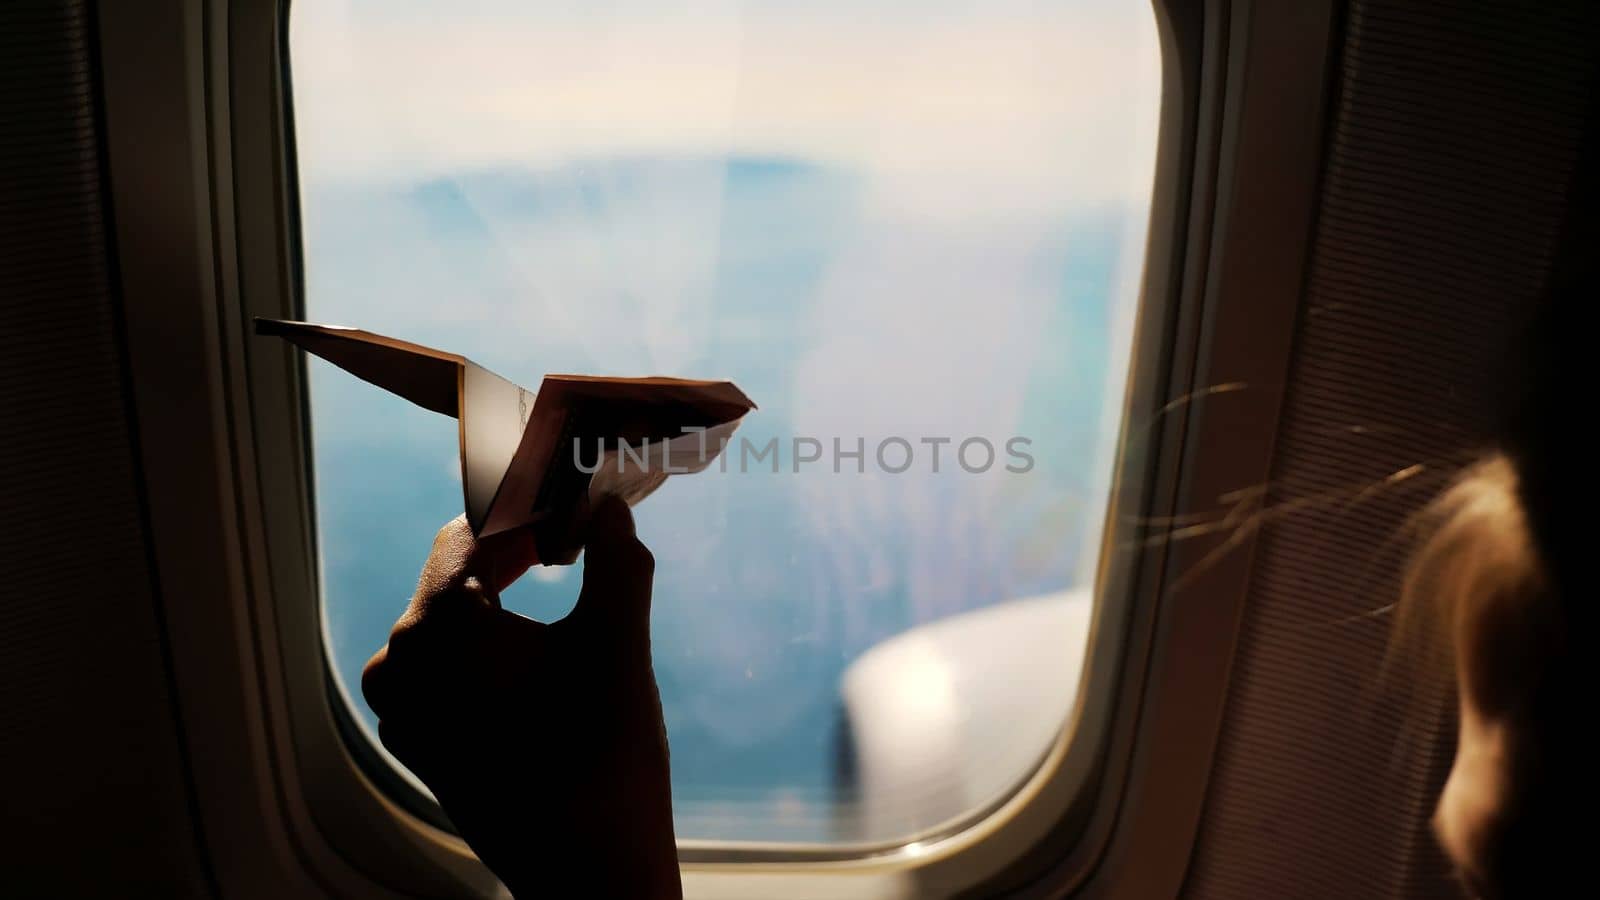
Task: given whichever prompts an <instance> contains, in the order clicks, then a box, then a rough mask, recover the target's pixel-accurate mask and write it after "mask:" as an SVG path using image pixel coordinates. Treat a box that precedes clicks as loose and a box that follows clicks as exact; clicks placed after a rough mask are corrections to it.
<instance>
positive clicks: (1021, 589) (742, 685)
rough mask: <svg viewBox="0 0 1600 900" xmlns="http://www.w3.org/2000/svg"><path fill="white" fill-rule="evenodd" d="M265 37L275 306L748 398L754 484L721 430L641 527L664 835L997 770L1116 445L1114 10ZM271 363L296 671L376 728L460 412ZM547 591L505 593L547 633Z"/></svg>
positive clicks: (1125, 45) (950, 804) (1018, 6)
mask: <svg viewBox="0 0 1600 900" xmlns="http://www.w3.org/2000/svg"><path fill="white" fill-rule="evenodd" d="M290 48H291V62H292V66H293V79H294V90H295V96H294V108H295V127H296V140H297V143H298V159H299V166H300V172H299V180H300V191H301V204H302V208H301V214H302V223H303V233H302V236H303V241H304V263H305V276H306V281H305V285H306V288H305V307H306V317H307V318H309V319H312V320H315V321H323V322H332V323H338V324H347V325H355V326H359V327H363V328H367V329H369V330H373V331H377V332H380V333H384V334H390V335H394V336H397V337H402V338H406V339H409V340H414V341H417V342H420V343H424V344H428V345H431V346H435V347H439V348H442V349H448V350H453V351H456V352H460V353H463V354H466V355H467V356H469V357H471V358H473V359H474V360H476V361H478V362H480V363H482V364H483V365H486V366H488V367H489V368H491V369H493V370H495V371H496V372H499V373H501V374H503V375H505V376H506V377H508V378H511V379H513V380H515V381H517V382H518V383H521V384H524V385H529V386H535V385H537V384H538V383H539V380H540V378H541V376H542V375H544V374H545V373H546V372H584V373H597V374H612V375H643V374H664V375H678V376H689V377H706V378H730V379H733V380H734V381H736V382H737V383H738V384H739V385H740V386H741V387H742V388H743V389H744V390H745V391H746V392H747V393H748V394H749V395H750V396H751V397H752V398H753V399H754V400H755V401H756V402H757V403H758V404H760V410H759V411H758V412H756V413H754V414H752V415H751V416H750V417H749V418H747V419H746V420H745V423H744V425H743V426H742V428H741V430H740V432H739V434H740V436H741V437H742V438H744V439H746V440H747V441H748V442H749V444H750V447H751V450H752V451H762V450H766V449H767V444H768V442H769V441H771V440H773V439H776V445H775V450H776V456H777V460H776V462H774V461H773V458H772V457H771V456H765V457H762V458H760V459H759V461H757V460H756V459H755V455H754V452H752V453H750V454H746V455H745V458H743V459H741V456H740V453H739V451H740V449H741V448H740V447H739V446H735V447H734V448H733V452H732V460H731V464H730V466H729V467H728V471H726V472H719V471H717V470H716V469H715V468H714V469H713V470H712V471H709V472H706V473H703V474H701V475H696V476H692V477H685V478H677V479H672V480H671V481H670V482H669V483H668V484H667V485H666V487H665V488H663V489H662V490H661V491H660V492H659V493H658V494H656V495H655V496H653V497H652V498H650V499H649V500H648V501H647V502H645V503H644V504H643V505H642V506H641V507H640V508H639V509H638V510H637V516H638V521H639V532H640V534H641V536H642V538H643V539H644V540H645V541H646V543H648V544H649V545H650V546H651V548H652V550H653V551H654V552H655V555H656V558H657V569H658V572H657V584H656V594H655V604H654V617H653V629H654V636H655V644H654V645H655V652H656V671H657V673H658V676H659V679H660V684H661V692H662V699H663V703H664V706H665V712H666V718H667V726H668V730H669V733H670V736H671V742H672V751H673V752H672V762H673V781H674V801H675V806H676V809H677V815H678V820H679V824H678V834H679V836H680V837H681V838H685V839H710V840H739V841H762V842H768V841H798V842H808V843H811V842H879V841H894V840H904V839H907V838H909V837H911V836H912V835H915V834H917V833H919V832H925V831H927V830H929V829H933V828H937V827H939V826H940V825H941V824H943V823H947V822H949V821H950V820H952V819H955V818H958V817H961V816H963V815H968V814H971V813H974V812H976V811H979V810H981V809H983V808H985V807H988V806H990V805H992V804H993V803H995V802H997V801H998V800H999V799H1001V798H1003V796H1004V795H1005V794H1006V792H1007V791H1008V790H1010V789H1012V788H1014V787H1015V786H1016V785H1017V784H1018V783H1019V782H1020V781H1021V780H1022V779H1024V778H1025V777H1026V776H1027V775H1028V774H1029V772H1030V770H1031V769H1032V768H1033V767H1034V766H1035V765H1036V764H1037V762H1038V760H1039V759H1040V758H1041V756H1042V755H1043V753H1044V752H1045V750H1046V748H1047V746H1048V745H1049V744H1050V743H1051V741H1052V740H1054V739H1055V737H1056V735H1057V733H1058V732H1059V730H1060V729H1061V727H1062V725H1063V723H1064V722H1065V721H1066V719H1067V717H1068V715H1069V713H1070V712H1071V706H1072V703H1073V699H1074V697H1075V691H1076V684H1077V678H1078V669H1079V664H1080V662H1081V659H1082V655H1083V649H1084V645H1085V641H1086V630H1087V622H1088V615H1089V600H1088V596H1089V587H1090V584H1091V581H1092V578H1093V575H1094V571H1095V564H1096V557H1097V553H1098V542H1099V538H1100V531H1101V524H1102V522H1101V520H1102V518H1103V516H1104V513H1105V504H1106V497H1107V494H1108V490H1109V481H1110V472H1111V466H1112V448H1113V443H1114V440H1115V437H1116V433H1117V429H1118V427H1119V424H1120V423H1119V420H1118V412H1119V408H1120V398H1121V392H1122V389H1123V383H1124V378H1125V374H1126V370H1127V359H1128V354H1129V342H1130V331H1131V327H1130V323H1131V320H1132V315H1133V306H1134V304H1135V302H1136V296H1137V289H1138V279H1139V272H1140V267H1141V264H1142V259H1141V252H1142V247H1143V236H1144V231H1145V224H1146V216H1147V212H1148V204H1149V197H1148V192H1149V184H1150V176H1151V167H1152V156H1153V149H1152V148H1153V139H1154V130H1155V119H1156V105H1157V99H1158V82H1159V62H1158V59H1157V49H1156V46H1155V29H1154V23H1153V21H1152V17H1151V14H1150V10H1149V4H1148V3H1147V2H1140V0H1078V2H1065V3H1049V2H1043V0H1038V2H1020V0H986V2H955V0H877V2H851V3H843V2H835V0H820V2H814V3H784V2H778V0H746V2H703V3H690V4H655V3H644V2H636V0H612V2H602V3H593V2H562V3H553V2H552V3H542V2H523V0H516V2H513V0H486V2H456V3H449V4H437V3H431V2H430V3H423V2H419V0H404V2H397V0H319V2H316V3H310V2H307V3H297V4H295V7H294V13H293V20H292V27H291V43H290ZM308 365H309V366H310V372H311V384H312V427H313V434H314V444H313V446H314V466H315V472H316V483H317V488H316V490H317V496H316V508H317V516H318V522H317V527H318V544H319V548H320V552H321V567H322V579H323V587H324V591H323V602H324V609H325V614H326V627H327V635H328V641H329V652H330V654H331V657H332V661H333V668H334V671H335V672H336V674H337V675H338V677H339V678H340V679H341V681H342V683H343V685H344V687H345V690H346V692H347V693H348V694H349V696H350V698H351V702H352V704H353V708H354V710H355V712H356V713H357V714H358V717H359V718H360V719H362V720H363V721H365V722H367V723H368V724H369V725H370V724H371V723H372V721H373V720H372V717H371V713H370V712H369V711H368V710H367V709H366V708H365V706H364V704H362V702H361V700H360V697H359V692H358V691H356V690H354V687H355V685H357V684H358V675H359V671H360V668H361V665H362V663H363V662H364V661H365V660H366V658H367V657H368V656H369V655H370V654H371V653H372V652H373V650H375V649H376V648H377V647H378V646H380V645H381V644H382V643H383V641H384V639H385V637H386V635H387V631H388V628H389V626H390V625H391V623H392V622H393V619H394V617H395V616H396V614H397V613H398V612H399V610H400V609H401V608H402V606H403V605H404V602H405V599H406V597H407V596H409V594H410V592H411V590H412V588H413V587H414V584H415V579H416V576H417V571H418V569H419V567H420V564H421V562H422V559H423V557H424V556H425V554H426V552H427V549H428V546H429V544H430V542H431V539H432V537H433V534H434V533H435V531H436V530H437V529H438V527H439V526H440V525H441V524H442V523H443V522H444V521H445V520H447V519H449V518H451V517H452V516H454V515H456V514H457V513H459V512H460V510H461V503H462V498H461V485H460V480H459V479H460V473H459V472H458V470H457V447H456V440H457V438H456V431H455V428H454V427H453V425H452V424H451V423H450V422H448V421H447V420H444V419H441V418H439V417H438V416H436V415H435V414H433V413H429V412H426V411H424V410H422V409H419V408H416V407H413V406H410V405H408V404H407V403H406V402H405V401H403V400H399V399H397V398H395V397H393V396H391V395H389V394H386V393H384V392H382V391H380V390H378V389H376V388H372V387H370V386H368V385H366V384H363V383H361V382H359V381H357V380H356V379H354V378H352V377H350V376H348V375H345V374H344V373H342V372H339V371H338V370H335V369H333V368H332V367H330V366H328V365H326V364H323V363H321V362H320V361H316V360H313V361H312V362H310V363H309V364H308ZM836 442H837V443H836ZM986 447H987V448H988V449H987V450H986V449H985V448H986ZM856 453H860V454H861V455H859V456H857V455H854V454H856ZM813 457H816V459H815V461H812V458H813ZM774 466H776V469H777V471H776V472H774V471H773V468H774ZM741 469H742V471H741ZM577 582H578V572H577V570H576V569H575V568H540V569H536V570H535V571H533V572H531V573H530V574H529V575H528V576H527V577H525V578H524V579H523V580H522V582H521V583H519V584H518V585H517V586H516V587H515V588H513V589H512V591H510V592H508V593H507V595H506V598H505V599H506V603H507V605H508V606H510V607H511V608H514V609H517V610H518V611H520V612H523V613H524V614H527V615H530V616H533V617H535V618H541V619H547V620H548V619H554V618H557V617H559V616H561V615H562V614H564V613H565V612H566V610H568V609H569V608H570V607H571V605H572V602H573V599H574V596H575V593H576V590H577ZM488 752H493V750H492V748H488Z"/></svg>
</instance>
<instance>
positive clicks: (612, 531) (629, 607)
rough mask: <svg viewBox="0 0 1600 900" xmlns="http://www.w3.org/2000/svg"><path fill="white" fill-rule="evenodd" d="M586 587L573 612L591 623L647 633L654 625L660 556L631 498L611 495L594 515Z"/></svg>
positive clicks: (585, 564)
mask: <svg viewBox="0 0 1600 900" xmlns="http://www.w3.org/2000/svg"><path fill="white" fill-rule="evenodd" d="M588 532H589V533H588V540H587V544H586V546H585V548H584V562H583V589H582V590H581V591H580V592H579V594H578V603H577V606H576V607H574V609H573V611H572V615H571V616H570V617H569V618H571V619H573V620H574V621H575V622H576V623H578V624H580V625H581V626H583V627H588V628H601V629H621V630H622V632H623V633H625V634H634V635H638V634H641V633H642V635H643V636H644V637H645V639H646V640H648V638H649V629H650V586H651V581H652V579H653V578H654V576H655V558H654V557H653V556H651V555H650V551H649V550H648V549H647V548H646V547H645V545H644V544H642V543H640V542H639V538H638V536H637V534H636V533H635V531H634V526H633V513H632V512H631V511H630V510H629V509H628V504H627V503H625V502H623V501H622V500H620V499H618V498H616V497H607V498H605V499H603V500H601V501H599V502H598V503H596V504H595V507H594V510H593V512H592V513H591V515H590V517H589V529H588Z"/></svg>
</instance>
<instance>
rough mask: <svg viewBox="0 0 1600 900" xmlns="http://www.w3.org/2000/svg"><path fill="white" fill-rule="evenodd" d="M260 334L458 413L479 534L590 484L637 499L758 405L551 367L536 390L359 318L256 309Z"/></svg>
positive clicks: (727, 395) (686, 384) (673, 385)
mask: <svg viewBox="0 0 1600 900" xmlns="http://www.w3.org/2000/svg"><path fill="white" fill-rule="evenodd" d="M256 333H257V334H266V335H276V336H278V337H282V338H284V339H285V340H288V341H290V342H292V343H294V344H296V345H298V346H300V347H301V348H303V349H305V350H307V351H309V352H311V353H314V354H316V355H317V356H320V357H322V358H323V359H326V360H327V361H329V362H331V363H333V364H334V365H336V366H338V367H340V368H342V369H344V370H345V371H347V372H349V373H351V374H352V375H355V376H357V377H358V378H361V379H363V380H365V381H368V382H371V383H372V384H375V385H377V386H378V387H381V388H383V389H385V390H388V391H391V392H393V393H395V394H398V395H400V396H401V397H404V398H406V399H407V400H410V401H411V402H412V403H415V404H417V405H418V406H420V407H422V408H423V409H428V410H432V411H434V412H438V413H443V414H445V415H447V416H453V417H455V418H456V419H458V420H459V422H460V424H459V427H458V431H459V434H460V439H461V484H462V493H463V496H464V500H465V505H466V512H467V522H468V523H469V524H470V525H471V526H472V529H473V532H474V533H475V534H477V535H479V536H485V535H490V534H495V533H498V532H501V531H506V530H508V529H511V528H516V527H519V526H521V525H526V524H529V523H533V522H538V521H540V520H542V519H544V518H546V517H560V516H562V515H563V514H564V513H566V512H567V511H569V510H570V509H572V508H573V506H574V505H576V504H577V503H578V501H579V499H580V498H581V497H582V496H583V494H584V493H586V492H587V493H588V495H589V496H590V498H591V499H597V498H598V497H599V496H600V495H602V494H616V495H618V496H621V497H622V498H623V499H625V500H627V501H628V502H629V503H630V504H632V503H637V502H639V501H640V500H643V499H644V498H645V497H647V496H649V495H650V493H651V492H652V491H654V490H655V489H656V488H657V487H659V486H660V485H661V483H662V482H664V481H665V480H666V478H667V476H668V475H673V474H685V473H688V472H697V471H700V470H702V469H704V468H705V467H706V466H707V465H709V464H710V463H711V461H712V460H714V459H716V457H717V454H718V453H720V452H721V450H722V448H723V446H724V445H725V443H726V441H727V439H728V437H729V436H730V435H731V434H732V433H733V431H734V429H736V428H737V427H738V426H739V421H740V419H741V418H742V417H743V416H744V414H745V413H747V412H749V411H750V410H752V409H754V408H755V404H754V403H752V402H750V398H749V397H746V396H745V395H744V392H742V391H740V390H739V389H738V388H737V387H735V386H734V385H733V383H732V382H727V381H693V380H689V379H683V378H603V377H595V376H585V375H546V376H545V378H544V381H543V382H542V383H541V384H540V386H539V390H538V392H537V393H535V392H533V391H529V390H527V389H526V388H523V387H519V386H518V385H516V384H513V383H512V382H510V381H507V380H506V379H504V378H501V377H500V376H498V375H496V374H494V373H493V372H490V371H489V370H488V369H485V368H483V367H482V366H480V365H477V364H476V363H474V362H472V361H471V360H469V359H467V358H466V357H463V356H459V355H457V354H454V353H445V352H443V351H440V350H434V349H432V348H430V347H424V346H421V345H419V344H412V343H408V342H406V341H401V340H396V339H394V338H390V337H384V336H383V335H377V334H372V333H370V332H366V331H360V330H358V329H354V328H340V327H335V326H329V325H314V324H311V323H308V322H288V321H282V320H277V319H257V320H256Z"/></svg>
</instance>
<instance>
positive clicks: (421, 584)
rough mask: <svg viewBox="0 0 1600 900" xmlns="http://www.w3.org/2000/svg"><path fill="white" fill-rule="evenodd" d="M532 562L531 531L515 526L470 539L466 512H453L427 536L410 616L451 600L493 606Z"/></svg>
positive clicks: (534, 549)
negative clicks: (430, 541)
mask: <svg viewBox="0 0 1600 900" xmlns="http://www.w3.org/2000/svg"><path fill="white" fill-rule="evenodd" d="M538 561H539V552H538V548H537V546H536V543H535V541H534V536H533V532H532V531H531V530H529V529H526V528H518V529H513V530H511V531H506V532H501V533H500V534H495V535H490V536H489V537H486V538H483V539H482V540H479V539H476V538H474V537H473V534H472V527H471V526H470V525H468V524H467V519H466V516H457V517H456V518H454V519H451V520H450V521H449V522H447V523H445V526H444V527H443V528H441V529H439V534H438V535H437V536H436V537H434V539H433V550H432V552H430V553H429V554H428V561H427V562H426V563H424V564H423V567H422V577H421V578H420V579H419V580H418V582H417V593H416V597H415V598H414V599H413V601H412V605H413V607H415V609H414V610H413V613H412V614H413V615H421V614H422V613H424V612H426V611H427V608H428V607H429V606H433V605H438V604H440V603H449V602H453V601H455V600H466V601H469V602H473V603H482V602H485V601H487V602H488V603H489V604H490V605H493V606H499V605H500V592H501V591H503V590H505V589H506V588H507V587H510V586H511V584H512V582H514V581H516V580H517V579H518V578H520V577H522V573H524V572H526V571H528V567H530V566H532V565H533V564H534V563H536V562H538Z"/></svg>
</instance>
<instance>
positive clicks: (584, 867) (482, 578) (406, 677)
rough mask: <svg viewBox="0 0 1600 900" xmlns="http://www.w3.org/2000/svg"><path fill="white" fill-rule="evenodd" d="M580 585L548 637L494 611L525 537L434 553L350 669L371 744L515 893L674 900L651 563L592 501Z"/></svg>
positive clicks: (458, 544) (530, 554) (445, 537)
mask: <svg viewBox="0 0 1600 900" xmlns="http://www.w3.org/2000/svg"><path fill="white" fill-rule="evenodd" d="M587 532H588V533H587V541H586V545H587V550H586V555H585V559H584V571H583V589H582V591H581V593H580V594H579V595H578V604H577V607H576V608H575V609H573V611H572V613H571V614H570V615H568V616H567V617H566V618H564V619H562V620H561V621H559V622H555V623H552V624H549V625H546V624H543V623H540V622H535V621H532V620H530V619H526V618H523V617H522V616H519V615H516V614H515V613H510V612H507V611H505V610H503V609H501V608H500V602H499V592H500V591H501V590H502V589H504V588H505V587H506V586H508V585H510V584H511V582H513V581H515V580H516V579H517V577H518V576H520V575H521V574H522V573H523V572H524V571H526V570H527V568H528V566H529V565H531V564H532V563H533V562H535V561H536V559H537V554H536V551H535V549H534V539H533V536H532V534H531V533H530V532H528V531H526V530H522V531H517V532H511V533H507V534H502V535H496V536H494V537H491V538H487V539H485V540H483V541H481V542H480V541H474V540H473V537H472V532H471V530H470V529H469V528H468V527H467V524H466V522H465V521H464V520H463V519H456V520H454V521H452V522H450V523H449V524H448V525H446V526H445V527H444V529H443V530H441V531H440V532H439V536H438V538H437V539H436V540H435V541H434V545H433V553H432V554H431V555H430V556H429V557H428V562H427V564H426V565H425V566H424V568H423V571H422V579H421V582H420V583H419V585H418V587H417V594H416V596H415V597H413V598H412V600H411V604H410V605H409V606H408V607H407V608H406V611H405V613H404V614H403V615H402V616H401V617H400V621H399V622H397V623H396V624H395V627H394V630H393V631H392V632H391V633H390V635H389V643H388V644H387V645H386V646H385V647H384V648H383V649H381V650H379V651H378V652H377V654H376V655H374V656H373V657H372V659H371V660H370V661H369V662H368V663H367V666H366V671H365V673H364V674H363V676H362V679H361V690H362V693H363V694H365V696H366V698H367V703H368V704H370V705H371V707H372V710H373V712H375V713H377V715H378V718H379V724H378V731H379V735H380V737H381V738H382V740H383V745H384V746H385V747H387V748H389V751H390V752H391V753H393V754H394V755H395V757H396V758H398V759H399V760H400V761H401V762H403V763H405V765H406V766H407V767H408V768H410V769H411V771H412V772H414V773H416V775H417V777H419V778H421V779H422V781H423V782H424V783H426V784H427V785H428V787H429V788H430V789H431V790H432V791H433V793H434V796H435V797H437V798H438V800H439V804H440V805H441V806H442V807H443V808H444V811H445V814H446V815H448V816H449V817H450V820H451V821H452V822H453V823H455V825H456V828H457V829H458V830H459V831H460V833H461V836H462V837H463V838H464V839H466V841H467V843H468V844H469V845H471V847H472V849H473V850H474V851H475V852H476V853H477V854H478V856H479V858H480V859H482V860H483V861H484V863H485V864H487V865H488V866H489V868H490V869H492V870H494V872H495V874H496V875H498V876H499V877H500V878H501V880H502V881H504V882H505V883H506V886H507V887H509V888H510V889H511V890H512V892H513V893H515V894H516V895H518V896H550V897H578V896H589V897H674V898H675V897H680V896H681V895H682V889H681V887H680V886H679V880H678V863H677V846H676V843H675V841H674V838H673V833H672V799H671V790H670V785H669V780H668V773H667V740H666V732H665V730H664V728H663V725H662V721H661V701H660V697H659V695H658V694H657V691H656V683H655V675H654V673H653V671H652V670H651V666H650V580H651V576H652V574H653V572H654V561H653V560H652V559H651V556H650V552H649V551H648V550H646V549H645V547H644V545H643V544H641V543H639V540H638V538H637V537H635V535H634V529H633V516H632V514H631V513H630V512H629V510H628V507H627V505H626V504H624V503H622V502H621V501H617V500H608V501H604V502H601V503H599V504H597V506H596V507H595V509H594V511H593V515H592V516H591V517H590V519H589V522H588V524H587Z"/></svg>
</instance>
